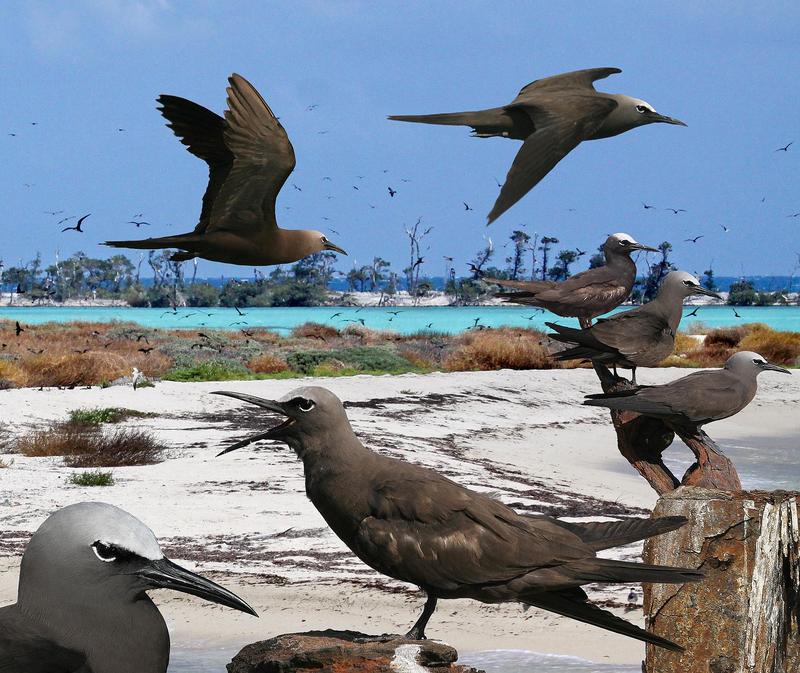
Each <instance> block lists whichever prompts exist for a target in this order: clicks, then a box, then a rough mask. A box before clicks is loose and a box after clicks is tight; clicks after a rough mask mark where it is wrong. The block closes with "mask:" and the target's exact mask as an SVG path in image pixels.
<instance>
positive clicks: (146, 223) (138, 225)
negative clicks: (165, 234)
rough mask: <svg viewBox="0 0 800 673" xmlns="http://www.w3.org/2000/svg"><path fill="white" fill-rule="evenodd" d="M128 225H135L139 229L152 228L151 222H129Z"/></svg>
mask: <svg viewBox="0 0 800 673" xmlns="http://www.w3.org/2000/svg"><path fill="white" fill-rule="evenodd" d="M128 224H135V225H136V228H137V229H138V228H139V227H141V226H142V225H145V226H148V227H149V226H151V225H150V223H149V222H137V221H136V220H128Z"/></svg>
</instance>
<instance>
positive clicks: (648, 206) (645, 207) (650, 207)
mask: <svg viewBox="0 0 800 673" xmlns="http://www.w3.org/2000/svg"><path fill="white" fill-rule="evenodd" d="M642 206H644V209H645V210H657V208H656V207H655V206H651V205H650V204H649V203H645V202H644V201H642Z"/></svg>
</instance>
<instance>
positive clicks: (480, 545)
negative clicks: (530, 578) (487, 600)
mask: <svg viewBox="0 0 800 673" xmlns="http://www.w3.org/2000/svg"><path fill="white" fill-rule="evenodd" d="M376 484H377V487H376V489H375V493H374V496H373V502H372V506H371V510H372V515H371V516H369V517H367V518H365V519H364V520H363V521H362V522H361V524H360V526H359V529H358V533H357V536H356V542H355V544H356V548H355V549H354V551H355V552H356V553H357V554H358V555H359V557H361V558H362V559H363V560H365V561H366V562H367V563H369V564H370V565H371V566H372V567H374V568H376V569H377V570H380V571H381V572H383V573H385V574H387V575H390V576H392V577H396V578H398V579H401V580H404V581H407V582H412V583H414V584H417V585H418V586H422V587H426V588H430V589H434V590H437V589H438V590H439V591H442V592H448V591H450V592H452V591H455V590H457V589H458V588H460V587H464V586H470V585H481V584H486V583H496V582H505V581H507V580H509V579H512V578H514V577H518V576H522V575H525V574H527V573H529V572H531V571H535V570H537V569H539V568H542V567H548V566H557V565H560V564H563V563H567V562H569V561H573V560H580V559H584V558H586V557H591V556H593V552H592V551H591V550H589V549H588V548H587V547H586V546H585V545H584V544H583V543H582V542H581V541H580V539H579V538H578V536H577V535H575V534H573V533H571V532H570V531H568V530H566V529H564V528H563V527H561V526H559V525H557V523H554V522H552V521H551V520H549V519H548V518H546V517H543V518H541V519H536V520H534V519H530V518H528V517H522V516H520V515H518V514H517V513H516V512H514V511H513V510H512V509H510V508H508V507H506V506H505V505H503V504H502V503H500V502H498V501H496V500H492V499H491V498H488V497H486V496H484V495H481V494H479V493H476V492H474V491H470V490H468V489H465V488H463V487H462V486H459V485H458V484H456V483H454V482H452V481H450V480H449V479H447V478H445V477H442V476H441V475H437V474H435V473H432V472H430V471H428V470H424V471H422V472H421V473H419V474H417V475H413V476H412V475H409V474H408V473H407V472H404V474H403V475H398V474H396V473H391V472H390V471H389V470H387V471H386V472H385V473H384V474H381V475H378V478H377V479H376Z"/></svg>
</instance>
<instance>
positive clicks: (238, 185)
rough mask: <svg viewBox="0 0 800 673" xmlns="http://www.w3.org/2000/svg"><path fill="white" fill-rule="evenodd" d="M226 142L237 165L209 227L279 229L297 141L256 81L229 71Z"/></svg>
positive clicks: (227, 182) (219, 200) (216, 203)
mask: <svg viewBox="0 0 800 673" xmlns="http://www.w3.org/2000/svg"><path fill="white" fill-rule="evenodd" d="M229 82H230V86H229V87H228V109H227V110H226V111H225V121H226V123H227V126H226V129H225V143H226V145H227V146H228V148H229V149H230V151H231V152H232V153H233V156H234V162H233V166H232V168H231V170H230V172H229V173H228V175H227V177H226V179H225V182H224V183H223V184H222V187H221V188H220V190H219V193H218V194H217V198H216V199H215V200H214V206H213V208H212V210H211V217H210V221H209V224H208V231H218V230H222V231H232V232H236V231H240V230H242V229H244V230H247V231H252V230H253V228H260V227H264V228H267V229H274V228H275V227H277V222H276V220H275V200H276V199H277V197H278V192H279V191H280V189H281V187H282V186H283V184H284V183H285V182H286V178H288V177H289V174H290V173H291V172H292V170H294V166H295V157H294V149H293V148H292V144H291V143H290V142H289V137H288V136H287V135H286V131H285V130H284V128H283V126H281V123H280V122H279V121H278V120H277V118H276V117H275V115H274V114H273V113H272V110H270V108H269V106H268V105H267V103H266V102H265V101H264V99H263V98H262V97H261V95H260V94H259V93H258V91H256V90H255V88H254V87H253V85H252V84H250V83H249V82H248V81H247V80H246V79H244V78H243V77H241V76H240V75H236V74H234V75H232V76H231V77H230V80H229Z"/></svg>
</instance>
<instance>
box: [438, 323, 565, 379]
mask: <svg viewBox="0 0 800 673" xmlns="http://www.w3.org/2000/svg"><path fill="white" fill-rule="evenodd" d="M459 338H460V340H461V345H460V346H459V347H457V348H456V349H455V350H454V351H453V352H452V353H451V354H450V355H449V356H448V358H447V359H446V360H445V362H444V367H445V369H447V370H448V371H489V370H495V369H558V368H559V364H558V363H557V362H555V361H554V360H553V359H552V358H551V357H550V355H549V353H548V351H547V348H545V347H544V346H543V345H542V342H543V340H544V334H543V333H542V332H537V331H534V330H525V329H513V328H502V329H496V330H494V329H493V330H482V331H474V332H470V333H468V334H466V335H462V336H461V337H459Z"/></svg>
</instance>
